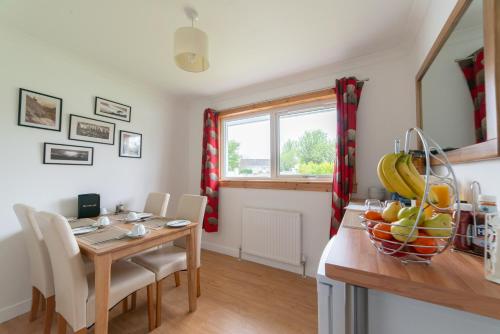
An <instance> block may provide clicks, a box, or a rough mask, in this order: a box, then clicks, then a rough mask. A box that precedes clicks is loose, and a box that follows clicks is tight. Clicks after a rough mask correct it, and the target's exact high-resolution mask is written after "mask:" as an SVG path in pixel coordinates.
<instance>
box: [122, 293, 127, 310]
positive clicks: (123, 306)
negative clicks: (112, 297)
mask: <svg viewBox="0 0 500 334" xmlns="http://www.w3.org/2000/svg"><path fill="white" fill-rule="evenodd" d="M127 311H128V296H127V297H125V299H123V301H122V313H126V312H127Z"/></svg>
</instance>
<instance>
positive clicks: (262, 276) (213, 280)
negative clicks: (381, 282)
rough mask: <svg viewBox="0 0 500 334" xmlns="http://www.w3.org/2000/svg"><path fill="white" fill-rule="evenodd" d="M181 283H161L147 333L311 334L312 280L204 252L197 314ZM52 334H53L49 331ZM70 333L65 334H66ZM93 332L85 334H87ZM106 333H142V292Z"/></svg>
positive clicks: (1, 327) (18, 321) (5, 327)
mask: <svg viewBox="0 0 500 334" xmlns="http://www.w3.org/2000/svg"><path fill="white" fill-rule="evenodd" d="M186 282H187V279H186V275H185V273H183V274H181V286H180V287H178V288H175V284H174V278H173V277H172V278H167V280H166V283H165V284H164V294H163V323H162V326H161V327H159V328H157V329H156V330H154V331H153V332H152V333H156V334H159V333H176V334H177V333H190V334H191V333H193V334H195V333H203V334H209V333H218V334H219V333H237V334H247V333H259V334H262V333H273V334H274V333H316V332H317V311H316V307H317V306H316V283H315V281H314V279H312V278H302V277H301V276H300V275H297V274H293V273H289V272H285V271H281V270H278V269H274V268H270V267H266V266H263V265H259V264H256V263H253V262H248V261H241V262H240V261H238V260H237V259H235V258H232V257H229V256H225V255H220V254H217V253H213V252H207V251H204V252H203V253H202V268H201V297H200V298H199V299H198V309H197V311H196V312H194V313H189V312H188V303H187V288H186V287H187V284H186ZM42 322H43V320H42V317H41V316H40V315H39V318H38V319H37V320H36V321H34V322H33V323H29V321H28V314H24V315H21V316H19V317H17V318H15V319H12V320H9V321H7V322H5V323H3V324H0V334H4V333H13V334H21V333H41V332H42V331H41V328H42ZM52 332H53V333H55V332H56V328H55V326H53V328H52ZM69 332H70V331H69V330H68V333H69ZM93 332H94V331H93V328H92V329H91V330H90V333H93ZM109 333H117V334H118V333H120V334H125V333H127V334H128V333H130V334H132V333H133V334H136V333H137V334H139V333H147V313H146V292H145V291H140V293H139V295H138V299H137V309H136V310H135V311H130V312H127V313H125V314H122V313H121V307H116V308H115V309H113V310H112V311H111V315H110V324H109Z"/></svg>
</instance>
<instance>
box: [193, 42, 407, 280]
mask: <svg viewBox="0 0 500 334" xmlns="http://www.w3.org/2000/svg"><path fill="white" fill-rule="evenodd" d="M401 51H402V50H391V51H389V52H387V53H384V54H378V55H372V56H370V57H364V58H362V59H355V60H352V61H350V62H346V63H342V64H336V65H333V66H330V67H328V68H323V69H320V70H316V71H311V72H308V73H303V74H300V75H294V76H290V77H286V78H281V79H279V80H276V81H273V82H266V83H262V84H260V85H255V86H251V87H247V88H245V89H241V90H237V91H233V92H229V93H227V94H225V95H223V96H218V97H214V98H213V99H204V100H200V101H196V102H194V103H192V104H191V107H190V116H189V118H190V125H189V130H190V132H189V138H190V140H189V164H188V165H189V166H190V170H189V184H188V189H189V191H196V190H198V189H199V180H200V161H201V140H202V113H203V110H204V108H206V107H212V108H215V109H216V110H217V109H218V110H221V109H224V108H228V107H232V106H238V105H244V104H248V103H252V102H258V101H263V100H268V99H273V98H277V97H282V96H289V95H293V94H298V93H303V92H307V91H311V90H315V89H320V88H325V87H333V86H334V85H335V79H336V78H340V77H342V76H350V75H355V76H357V77H358V78H360V79H363V78H369V79H370V81H368V82H366V83H365V86H364V88H363V92H362V96H361V101H360V105H359V111H358V133H357V178H358V190H359V191H358V193H357V194H356V196H357V197H364V196H366V193H367V189H368V187H369V186H374V185H375V186H380V185H379V181H378V179H377V175H376V166H377V163H378V160H379V158H380V156H381V155H383V154H384V153H386V152H389V151H391V150H392V149H393V140H394V139H395V138H396V137H399V138H402V136H403V134H404V131H405V129H406V128H408V127H411V126H412V125H413V124H414V123H415V115H414V113H409V112H408V110H410V109H412V110H413V108H414V107H413V105H414V103H413V101H412V100H411V99H410V97H411V93H412V90H413V85H412V80H411V73H410V71H409V69H408V63H407V60H408V58H407V56H406V53H405V52H401ZM388 120H390V122H388ZM220 200H221V203H220V219H219V224H220V225H219V232H217V233H205V234H204V236H203V246H204V247H205V248H209V249H212V250H217V251H221V252H224V253H227V254H231V255H235V256H236V255H237V254H238V248H239V246H240V244H241V220H242V208H243V207H245V206H249V207H264V208H273V209H283V210H292V211H299V212H301V213H302V214H303V230H304V239H303V245H304V249H303V251H304V253H305V256H306V257H307V274H308V275H314V274H315V272H316V268H317V264H318V261H319V258H320V255H321V251H322V250H323V248H324V246H325V244H326V242H327V241H328V239H329V235H328V233H329V223H330V213H331V209H330V202H331V195H330V194H329V193H319V192H306V191H285V190H247V189H229V188H224V189H221V192H220ZM274 265H277V264H274ZM288 269H290V270H294V268H288ZM295 270H296V271H299V270H300V268H295Z"/></svg>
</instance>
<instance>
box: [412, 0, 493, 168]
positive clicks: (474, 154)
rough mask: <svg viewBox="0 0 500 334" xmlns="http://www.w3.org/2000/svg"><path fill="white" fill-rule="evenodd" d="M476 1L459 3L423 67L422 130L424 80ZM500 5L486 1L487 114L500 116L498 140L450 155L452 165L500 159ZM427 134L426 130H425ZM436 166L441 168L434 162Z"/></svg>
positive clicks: (419, 85)
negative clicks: (499, 100)
mask: <svg viewBox="0 0 500 334" xmlns="http://www.w3.org/2000/svg"><path fill="white" fill-rule="evenodd" d="M472 1H480V0H459V1H458V2H457V4H456V5H455V8H454V9H453V11H452V12H451V14H450V16H449V17H448V19H447V20H446V23H445V25H444V26H443V28H442V29H441V32H440V33H439V35H438V37H437V38H436V40H435V41H434V44H433V45H432V47H431V49H430V51H429V53H428V54H427V56H426V57H425V59H424V62H423V63H422V65H421V66H420V69H419V71H418V73H417V76H416V84H415V86H416V92H417V101H416V102H417V126H418V127H419V128H422V123H423V121H422V79H423V77H424V75H425V74H426V73H427V71H428V70H429V68H430V66H431V65H432V63H433V62H434V60H435V59H436V57H437V55H438V54H439V52H440V51H441V49H442V48H443V46H444V44H445V43H446V41H447V40H448V38H449V37H450V35H451V34H452V32H453V30H454V29H455V27H456V26H457V24H458V22H459V21H460V19H461V18H462V16H463V15H464V13H465V12H466V10H467V9H468V8H469V6H470V4H471V3H472ZM499 20H500V1H497V0H483V34H484V71H485V86H486V87H485V90H486V111H487V112H496V115H497V138H493V139H489V140H487V141H485V142H483V143H479V144H473V145H469V146H464V147H461V148H458V149H456V150H453V151H449V152H447V153H446V155H447V156H448V160H449V161H450V162H451V163H461V162H470V161H480V160H489V159H495V158H498V157H499V156H500V149H499V148H500V109H499V102H498V97H499V96H500V52H497V51H500V22H498V21H499ZM424 130H425V129H424ZM432 164H439V161H438V160H436V159H434V160H433V161H432Z"/></svg>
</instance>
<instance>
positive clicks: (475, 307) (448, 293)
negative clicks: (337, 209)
mask: <svg viewBox="0 0 500 334" xmlns="http://www.w3.org/2000/svg"><path fill="white" fill-rule="evenodd" d="M359 213H360V212H355V211H354V212H349V213H348V214H347V215H346V218H345V219H357V218H356V217H357V216H358V214H359ZM346 225H347V226H350V225H353V224H352V222H351V224H346ZM325 273H326V276H328V277H330V278H332V279H334V280H337V281H342V282H346V283H349V284H353V285H357V286H361V287H366V288H370V289H376V290H381V291H385V292H389V293H393V294H397V295H400V296H404V297H408V298H413V299H418V300H422V301H426V302H430V303H434V304H439V305H443V306H447V307H451V308H455V309H458V310H463V311H468V312H472V313H476V314H480V315H484V316H488V317H492V318H496V319H500V285H499V284H495V283H493V282H490V281H488V280H486V279H485V278H484V274H483V260H482V258H480V257H477V256H473V255H470V254H466V253H461V252H454V251H451V250H449V249H448V250H447V251H445V252H444V253H442V254H440V255H437V256H435V257H434V258H433V259H432V263H431V264H430V265H426V264H419V263H409V264H403V263H401V262H400V261H399V260H398V259H396V258H393V257H390V256H387V255H383V254H380V253H378V252H377V250H376V249H375V247H373V245H372V244H371V242H370V240H369V238H368V236H367V235H366V232H365V231H364V230H360V229H355V228H350V227H341V228H340V230H339V233H338V234H337V235H336V236H335V239H334V240H333V243H332V248H331V251H330V254H329V256H328V259H327V261H326V264H325Z"/></svg>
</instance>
